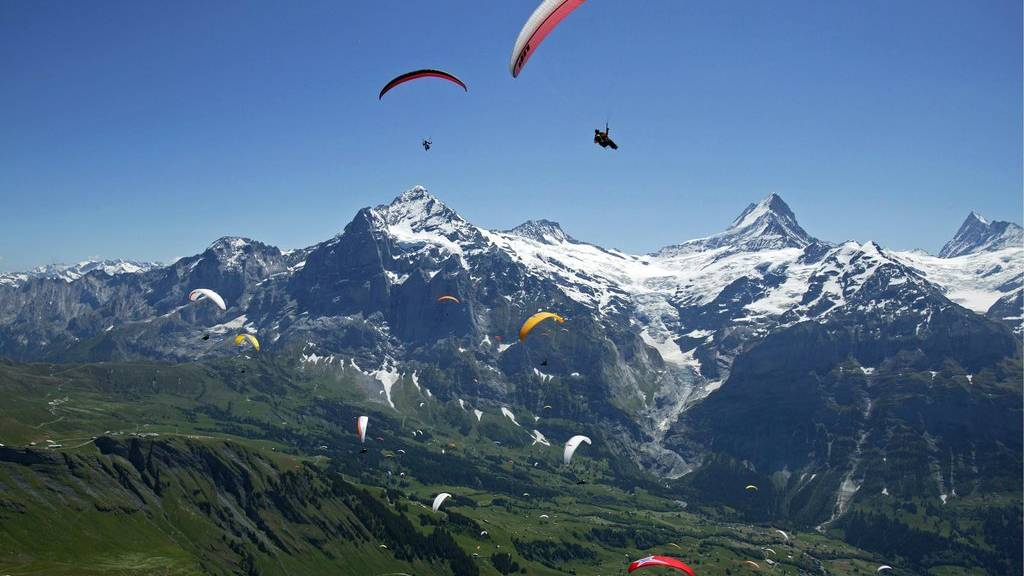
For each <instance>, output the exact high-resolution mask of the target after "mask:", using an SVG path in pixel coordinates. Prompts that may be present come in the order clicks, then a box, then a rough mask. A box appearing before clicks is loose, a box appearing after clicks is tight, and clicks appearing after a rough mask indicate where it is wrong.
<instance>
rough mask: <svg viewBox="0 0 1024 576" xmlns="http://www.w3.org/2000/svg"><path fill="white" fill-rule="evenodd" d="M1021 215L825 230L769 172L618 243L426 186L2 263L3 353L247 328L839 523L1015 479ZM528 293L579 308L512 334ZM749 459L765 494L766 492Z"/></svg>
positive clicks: (209, 340)
mask: <svg viewBox="0 0 1024 576" xmlns="http://www.w3.org/2000/svg"><path fill="white" fill-rule="evenodd" d="M1021 239H1022V235H1021V228H1020V227H1019V226H1017V225H1016V224H1012V223H1006V222H992V223H989V222H987V221H985V220H984V219H983V218H982V217H980V216H978V215H977V214H974V213H972V214H971V215H970V216H969V217H968V218H967V220H966V221H965V223H964V224H963V226H962V227H961V229H960V231H959V232H958V233H957V234H956V236H955V237H954V238H953V239H952V240H951V241H950V242H949V243H948V244H947V245H946V246H945V247H944V248H943V250H942V252H941V253H940V254H939V255H938V256H932V255H929V254H927V253H925V252H923V251H898V250H889V249H886V248H884V247H882V246H880V245H878V244H877V243H875V242H871V241H868V242H864V243H861V242H856V241H845V242H839V243H833V242H829V241H825V240H820V239H817V238H815V237H814V236H812V235H811V234H810V233H808V232H807V231H805V230H804V229H803V228H802V227H801V226H800V224H799V223H798V221H797V218H796V216H795V214H794V213H793V211H792V210H791V209H790V208H789V207H788V206H787V205H786V203H785V202H784V201H783V200H782V198H781V197H779V196H778V195H775V194H771V195H769V196H767V197H766V198H764V199H762V200H761V201H759V202H757V203H752V204H750V205H749V206H748V207H747V208H746V209H744V210H743V211H742V212H741V213H740V215H739V216H738V217H737V218H736V219H735V220H734V221H733V222H732V224H731V225H730V226H729V227H728V228H727V229H726V230H725V231H723V232H721V233H719V234H715V235H712V236H709V237H706V238H700V239H696V240H690V241H685V242H681V243H679V244H676V245H673V246H668V247H665V248H663V249H661V250H658V251H656V252H654V253H651V254H629V253H625V252H622V251H619V250H615V249H609V248H603V247H600V246H597V245H594V244H590V243H587V242H584V241H581V240H577V239H575V238H573V237H572V236H570V235H569V234H568V233H566V232H565V231H563V230H562V228H561V227H560V226H559V225H558V224H557V223H555V222H551V221H548V220H532V221H529V222H526V223H524V224H521V225H520V226H517V227H515V228H513V229H511V230H503V231H502V230H488V229H485V228H482V227H479V226H475V225H473V224H472V223H470V222H468V221H466V220H465V219H464V218H462V217H461V216H460V215H459V214H458V213H457V212H455V211H454V210H453V209H451V208H449V207H448V206H446V205H445V204H444V203H443V202H441V201H440V200H439V199H438V198H436V197H434V196H433V195H431V194H430V193H428V192H427V191H426V189H424V188H423V187H415V188H412V189H411V190H408V191H406V192H405V193H403V194H401V195H400V196H398V197H397V198H395V199H394V200H393V201H392V202H390V203H389V204H385V205H380V206H377V207H373V208H364V209H362V210H360V211H359V212H358V213H357V214H356V215H355V217H354V218H353V219H352V221H351V222H350V223H349V224H348V225H347V226H346V227H345V228H344V230H343V231H342V232H341V233H340V234H338V235H337V236H335V237H333V238H331V239H328V240H326V241H324V242H321V243H319V244H316V245H313V246H309V247H307V248H302V249H297V250H290V251H284V252H282V251H281V250H279V249H278V248H276V247H273V246H270V245H267V244H264V243H261V242H258V241H255V240H250V239H245V238H236V237H224V238H221V239H219V240H217V241H215V242H214V243H213V244H211V245H210V246H209V248H207V249H206V250H205V251H204V252H202V253H200V254H197V255H194V256H190V257H186V258H181V259H179V260H177V261H176V262H174V263H172V264H170V265H165V266H159V265H152V264H141V263H128V262H124V261H116V262H113V263H110V262H107V263H83V264H80V265H77V266H75V267H70V268H62V269H60V270H37V271H34V272H32V273H25V274H6V275H3V276H0V356H5V357H8V358H10V359H13V360H17V361H25V362H114V361H132V360H158V361H171V362H195V361H205V360H208V359H213V358H220V357H230V356H234V355H238V354H239V353H240V352H239V350H238V349H237V348H236V347H235V346H234V345H233V343H232V342H231V341H230V339H229V338H227V336H231V335H234V334H236V333H239V332H241V331H245V332H248V333H251V334H254V335H256V336H257V337H258V338H259V339H260V341H261V342H262V351H261V352H260V353H261V354H266V355H273V356H280V357H287V358H292V359H295V360H296V361H297V362H299V364H300V366H302V367H303V370H307V371H309V372H311V373H319V374H333V375H335V376H337V377H339V378H342V377H343V378H352V379H355V380H356V381H358V382H360V386H361V387H362V389H363V391H364V392H365V395H366V400H367V401H369V402H376V403H378V404H379V405H380V406H381V407H382V408H383V409H386V410H392V411H394V412H396V413H399V414H401V413H410V412H411V411H414V410H416V407H417V404H419V403H420V402H423V401H425V400H427V399H430V398H436V399H437V400H439V401H444V402H451V403H455V402H457V403H458V405H459V406H460V407H466V406H467V405H470V406H472V407H473V408H474V409H476V410H480V411H481V413H492V414H499V413H504V411H508V412H509V413H510V414H512V413H514V414H518V415H519V418H520V421H523V419H524V418H525V417H526V416H524V413H525V414H527V415H529V414H534V415H537V414H540V413H541V412H542V411H543V410H542V409H543V407H545V406H551V408H550V411H551V412H552V414H551V415H553V416H557V417H560V418H565V419H568V420H575V421H579V422H586V423H587V424H588V425H591V426H599V427H600V429H601V430H603V431H604V433H605V437H606V438H607V441H608V442H609V444H610V449H611V450H612V452H613V453H615V454H618V455H619V456H621V457H623V458H627V459H628V460H630V461H632V462H633V463H635V464H636V465H637V466H639V467H640V468H642V469H645V470H647V471H649V472H652V473H654V474H656V475H659V476H661V477H663V478H667V479H680V478H681V479H683V480H684V481H685V485H686V490H691V491H693V493H694V494H699V497H700V498H703V499H706V500H707V501H709V502H720V503H721V504H723V505H726V506H730V507H732V508H735V509H739V510H744V511H745V513H747V514H749V515H750V517H752V518H779V517H784V518H788V519H790V520H791V521H793V522H797V523H800V524H802V525H807V526H817V527H819V529H821V530H828V529H830V527H831V526H833V524H834V523H837V522H840V523H841V521H842V519H843V518H857V519H858V521H859V522H861V524H863V525H870V522H871V517H870V516H865V515H864V514H866V513H867V512H865V511H866V510H877V509H878V507H880V506H883V505H884V502H886V500H885V498H889V499H890V500H891V501H892V502H902V503H905V502H908V501H914V500H915V499H918V498H923V499H924V500H927V501H929V502H933V503H938V504H936V505H939V506H941V505H944V504H945V503H946V502H948V501H950V499H951V498H957V497H963V496H965V495H969V494H975V495H977V494H983V493H994V492H998V491H1002V490H1011V491H1012V489H1013V488H1012V486H1013V483H1014V482H1015V481H1017V480H1019V476H1020V474H1019V472H1020V467H1021V460H1022V458H1021V442H1020V439H1021V434H1020V431H1021V422H1020V398H1021V396H1020V394H1021V383H1020V378H1019V367H1020V355H1021V343H1020V334H1021V326H1022V322H1021V319H1022V316H1024V314H1022V307H1024V302H1022V291H1024V290H1022V285H1024V245H1022V241H1021ZM195 288H210V289H213V290H215V291H217V292H218V293H219V294H220V295H222V296H223V297H224V299H225V301H226V302H227V310H226V311H220V310H219V309H218V308H216V307H215V306H212V305H210V303H208V302H199V303H190V302H189V301H188V299H187V295H188V294H189V292H190V291H191V290H193V289H195ZM442 295H453V296H456V297H457V298H458V300H459V303H458V304H453V303H450V302H438V300H437V299H438V298H439V297H440V296H442ZM538 310H549V311H554V312H557V313H558V314H560V315H562V316H563V317H565V318H566V319H567V321H566V323H565V324H563V325H551V326H547V325H543V324H542V325H541V327H540V328H538V329H537V330H535V331H534V333H532V334H531V335H530V336H529V337H528V338H526V339H525V340H524V341H521V342H520V341H517V338H516V333H517V330H518V328H519V326H520V324H521V323H522V321H523V320H524V319H525V318H526V317H527V316H529V315H530V314H532V313H534V312H536V311H538ZM1015 371H1016V372H1015ZM410 394H411V395H412V397H413V398H415V399H414V400H410V399H409V398H410V396H409V395H410ZM499 410H500V412H499ZM477 418H478V419H479V416H477ZM517 424H518V423H517ZM542 437H543V436H542ZM889 461H893V462H894V463H895V464H894V465H889V464H887V462H889ZM734 482H738V483H755V484H758V485H761V486H764V487H766V488H765V489H766V490H768V489H770V490H771V492H772V494H773V496H772V497H771V498H765V499H762V500H760V501H759V503H758V504H757V505H752V504H750V503H749V502H746V501H744V500H742V495H736V494H732V493H726V492H723V491H722V488H721V487H722V486H726V485H732V483H734ZM1018 488H1019V482H1018ZM880 499H881V500H880Z"/></svg>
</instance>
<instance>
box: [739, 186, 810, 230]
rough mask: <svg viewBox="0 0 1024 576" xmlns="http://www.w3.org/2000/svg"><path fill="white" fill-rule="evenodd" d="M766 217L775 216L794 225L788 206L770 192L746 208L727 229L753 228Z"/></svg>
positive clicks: (794, 219)
mask: <svg viewBox="0 0 1024 576" xmlns="http://www.w3.org/2000/svg"><path fill="white" fill-rule="evenodd" d="M767 215H775V216H778V217H779V218H783V219H785V220H787V221H791V222H793V223H794V224H796V215H795V214H793V211H792V210H790V208H789V205H788V204H786V202H785V201H784V200H783V199H782V197H781V196H779V195H778V194H776V193H774V192H772V193H771V194H769V195H767V196H765V197H764V198H763V199H762V200H761V201H760V202H757V203H756V204H750V205H749V206H747V207H746V209H745V210H743V212H741V213H740V215H739V216H737V217H736V219H735V220H733V221H732V225H731V226H729V229H730V230H736V229H739V228H747V227H749V226H753V225H755V224H756V223H757V222H758V220H759V219H761V218H763V217H765V216H767Z"/></svg>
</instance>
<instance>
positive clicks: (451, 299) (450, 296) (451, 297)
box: [437, 294, 461, 304]
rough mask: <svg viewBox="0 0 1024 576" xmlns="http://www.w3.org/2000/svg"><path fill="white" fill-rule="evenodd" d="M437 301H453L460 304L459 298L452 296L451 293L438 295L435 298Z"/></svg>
mask: <svg viewBox="0 0 1024 576" xmlns="http://www.w3.org/2000/svg"><path fill="white" fill-rule="evenodd" d="M437 301H438V302H439V303H440V302H453V303H455V304H461V302H459V299H458V298H456V297H455V296H452V295H450V294H445V295H444V296H441V297H439V298H438V299H437Z"/></svg>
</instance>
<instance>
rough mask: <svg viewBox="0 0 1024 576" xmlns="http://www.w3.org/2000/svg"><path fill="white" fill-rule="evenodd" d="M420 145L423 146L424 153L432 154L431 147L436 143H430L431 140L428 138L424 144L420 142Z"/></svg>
mask: <svg viewBox="0 0 1024 576" xmlns="http://www.w3.org/2000/svg"><path fill="white" fill-rule="evenodd" d="M420 145H421V146H423V151H424V152H430V147H431V146H433V145H434V143H433V142H431V141H430V138H427V139H425V140H424V141H423V142H420Z"/></svg>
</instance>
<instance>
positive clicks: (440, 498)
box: [430, 492, 452, 512]
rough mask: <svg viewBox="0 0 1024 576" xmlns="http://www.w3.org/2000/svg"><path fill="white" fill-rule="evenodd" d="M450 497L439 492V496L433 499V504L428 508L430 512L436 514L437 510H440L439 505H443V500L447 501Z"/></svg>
mask: <svg viewBox="0 0 1024 576" xmlns="http://www.w3.org/2000/svg"><path fill="white" fill-rule="evenodd" d="M451 497H452V495H451V494H449V493H447V492H441V493H440V494H438V495H437V496H435V497H434V503H433V504H432V505H431V506H430V508H431V510H433V511H434V512H437V510H438V509H439V508H441V504H443V503H444V501H445V500H447V499H449V498H451Z"/></svg>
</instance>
